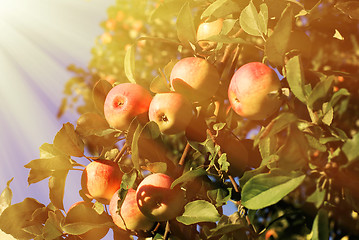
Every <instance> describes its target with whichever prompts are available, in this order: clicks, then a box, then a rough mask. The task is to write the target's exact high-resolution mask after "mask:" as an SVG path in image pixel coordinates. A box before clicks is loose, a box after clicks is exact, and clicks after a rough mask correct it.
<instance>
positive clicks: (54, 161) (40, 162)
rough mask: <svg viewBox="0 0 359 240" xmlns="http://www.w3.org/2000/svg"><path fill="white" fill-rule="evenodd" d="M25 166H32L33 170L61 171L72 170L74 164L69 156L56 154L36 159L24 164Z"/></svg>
mask: <svg viewBox="0 0 359 240" xmlns="http://www.w3.org/2000/svg"><path fill="white" fill-rule="evenodd" d="M24 167H25V168H31V169H33V170H41V171H51V172H54V171H61V170H70V169H71V168H72V165H71V163H70V158H69V157H64V156H56V157H52V158H48V159H43V158H40V159H35V160H32V161H31V162H29V163H28V164H26V165H25V166H24Z"/></svg>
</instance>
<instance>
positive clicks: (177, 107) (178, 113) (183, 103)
mask: <svg viewBox="0 0 359 240" xmlns="http://www.w3.org/2000/svg"><path fill="white" fill-rule="evenodd" d="M148 114H149V119H150V120H151V121H154V122H156V123H157V124H158V126H159V128H160V130H161V132H162V133H164V134H176V133H180V132H182V131H184V130H185V129H186V128H187V126H188V124H189V123H190V121H191V119H192V115H193V113H192V105H191V103H190V102H189V101H188V100H187V99H186V98H185V97H184V96H183V95H181V94H179V93H175V92H169V93H158V94H156V95H155V96H154V97H153V99H152V102H151V104H150V108H149V111H148Z"/></svg>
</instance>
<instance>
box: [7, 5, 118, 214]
mask: <svg viewBox="0 0 359 240" xmlns="http://www.w3.org/2000/svg"><path fill="white" fill-rule="evenodd" d="M113 3H114V0H93V1H86V0H76V1H73V0H52V1H48V0H31V1H29V0H0V77H1V79H0V124H1V125H0V126H1V131H0V164H1V168H0V188H1V189H0V192H1V191H2V190H3V189H4V188H5V186H6V182H7V181H8V180H9V179H11V178H12V177H14V180H13V182H12V183H11V185H10V187H11V188H12V190H13V194H14V196H13V203H16V202H19V201H22V200H23V199H24V198H26V197H34V198H36V199H38V200H39V201H40V202H42V203H44V204H48V203H49V199H48V186H47V181H46V180H45V181H43V184H42V183H40V184H35V185H31V186H30V187H28V186H27V175H28V173H29V170H28V169H26V168H24V167H23V166H24V165H25V164H27V163H28V162H30V161H31V160H33V159H36V158H39V147H40V146H41V145H42V144H43V143H46V142H47V143H52V141H53V137H54V134H55V133H56V132H57V131H58V130H59V129H60V128H61V126H62V124H63V123H65V122H68V121H69V122H71V123H73V124H76V122H74V121H76V119H77V118H76V117H75V115H72V114H71V113H67V114H65V116H64V117H63V118H61V119H60V120H58V119H56V113H57V111H58V108H59V105H60V103H61V99H62V97H63V88H64V84H65V82H66V81H67V80H68V79H69V78H70V77H71V76H72V75H71V73H69V72H68V71H67V70H66V67H67V66H68V65H69V64H76V65H77V66H81V67H86V66H87V63H88V62H89V61H90V59H91V53H90V50H91V47H92V46H93V45H94V41H95V38H96V36H98V35H100V34H101V33H102V29H101V28H100V25H99V23H100V22H101V21H103V20H105V19H106V9H107V8H108V6H110V5H111V4H113ZM74 177H75V178H78V177H79V176H77V175H76V174H75V176H74ZM68 181H71V179H68ZM74 182H79V181H78V180H76V181H74ZM66 188H67V189H66V192H69V193H71V194H66V193H65V199H64V203H65V209H66V207H68V206H69V205H70V204H72V202H73V200H74V199H79V196H78V194H77V191H78V189H80V187H79V186H77V185H76V184H66Z"/></svg>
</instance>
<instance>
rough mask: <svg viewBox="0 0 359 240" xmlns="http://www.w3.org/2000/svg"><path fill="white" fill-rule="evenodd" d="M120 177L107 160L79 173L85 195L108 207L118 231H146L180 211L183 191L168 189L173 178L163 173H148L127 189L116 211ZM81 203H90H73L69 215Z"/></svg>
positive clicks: (121, 174) (116, 169)
mask: <svg viewBox="0 0 359 240" xmlns="http://www.w3.org/2000/svg"><path fill="white" fill-rule="evenodd" d="M122 176H123V173H122V171H121V170H120V168H119V166H118V164H117V163H115V162H112V161H110V160H95V161H93V162H91V163H90V164H88V165H87V166H86V168H85V170H84V172H83V174H82V188H83V190H84V191H86V196H87V197H88V198H91V199H92V198H93V199H96V200H97V201H99V202H101V203H104V204H109V211H110V215H111V217H112V220H113V222H114V223H115V224H116V225H117V226H118V227H119V228H121V229H123V230H130V231H135V232H139V231H149V230H151V229H152V228H153V227H154V225H155V223H156V222H162V221H167V220H170V219H173V218H175V217H176V216H178V215H179V214H180V213H181V212H182V211H183V206H184V204H185V194H184V191H183V190H181V189H179V188H173V189H171V184H172V182H173V179H172V178H171V177H170V176H168V175H166V174H163V173H153V174H150V175H148V176H147V177H146V178H144V180H143V181H141V183H140V184H139V185H138V187H137V189H136V190H135V189H133V188H130V189H128V190H127V194H126V195H125V198H124V199H123V200H122V205H121V207H120V210H119V211H118V202H119V200H121V199H120V196H119V191H120V188H121V181H122ZM83 204H91V203H86V202H79V203H75V204H74V205H73V206H71V207H70V209H69V213H72V212H74V210H73V209H75V207H76V206H77V205H83ZM76 209H78V207H76ZM77 211H80V210H77ZM72 215H76V214H75V213H72ZM77 215H79V214H77ZM70 219H71V218H69V221H70ZM80 220H81V219H80ZM71 221H75V220H71ZM95 230H96V229H95ZM86 234H89V233H86ZM101 234H102V233H101ZM105 234H106V233H105Z"/></svg>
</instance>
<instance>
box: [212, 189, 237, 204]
mask: <svg viewBox="0 0 359 240" xmlns="http://www.w3.org/2000/svg"><path fill="white" fill-rule="evenodd" d="M231 191H232V190H231V188H227V189H225V188H216V189H212V190H208V191H207V196H208V198H209V199H211V201H212V202H213V203H214V204H215V205H216V207H220V206H222V205H224V204H226V203H227V201H229V200H230V199H231Z"/></svg>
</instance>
